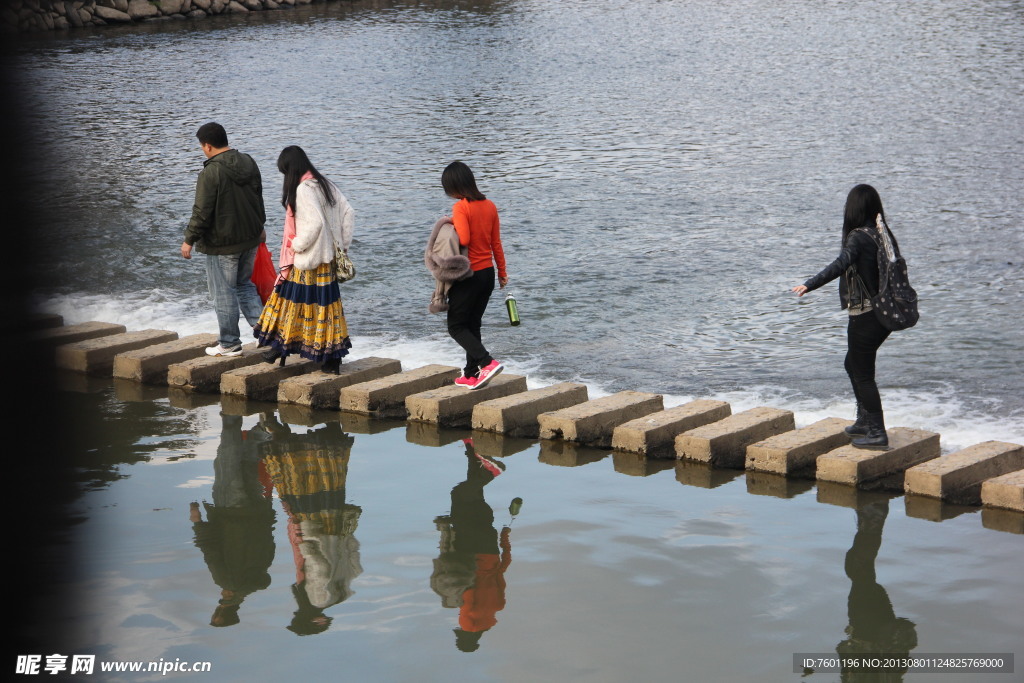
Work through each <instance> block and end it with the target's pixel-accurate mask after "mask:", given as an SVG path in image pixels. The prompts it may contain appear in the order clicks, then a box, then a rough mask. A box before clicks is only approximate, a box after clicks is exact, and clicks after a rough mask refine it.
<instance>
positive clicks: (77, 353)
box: [54, 330, 178, 376]
mask: <svg viewBox="0 0 1024 683" xmlns="http://www.w3.org/2000/svg"><path fill="white" fill-rule="evenodd" d="M177 338H178V333H177V332H171V331H170V330H139V331H138V332H123V333H121V334H112V335H108V336H105V337H98V338H96V339H86V340H84V341H79V342H72V343H70V344H63V345H61V346H58V347H57V351H56V353H55V354H54V362H55V363H56V365H57V367H58V368H63V369H65V370H74V371H75V372H84V373H86V374H89V375H108V376H109V375H112V374H113V372H114V358H115V357H116V356H117V354H119V353H124V352H125V351H134V350H135V349H144V348H146V347H147V346H154V345H156V344H163V343H164V342H169V341H174V340H175V339H177Z"/></svg>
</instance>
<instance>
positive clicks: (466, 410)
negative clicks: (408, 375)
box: [405, 373, 526, 427]
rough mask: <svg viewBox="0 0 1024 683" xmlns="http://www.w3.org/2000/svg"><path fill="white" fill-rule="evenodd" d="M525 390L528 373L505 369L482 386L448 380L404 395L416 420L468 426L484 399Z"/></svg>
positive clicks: (406, 403) (449, 425) (412, 416)
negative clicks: (436, 386) (465, 385)
mask: <svg viewBox="0 0 1024 683" xmlns="http://www.w3.org/2000/svg"><path fill="white" fill-rule="evenodd" d="M524 391H526V377H524V376H523V375H510V374H508V373H503V374H500V375H498V376H497V377H495V378H494V379H492V380H491V381H490V382H488V383H487V385H486V386H484V387H482V388H480V389H467V388H465V387H460V386H458V385H457V384H448V385H446V386H443V387H441V388H439V389H431V390H429V391H422V392H420V393H418V394H413V395H411V396H409V397H407V398H406V399H405V409H406V412H408V413H409V419H410V420H412V421H414V422H432V423H434V424H439V425H442V426H444V427H469V425H470V423H471V422H472V416H473V409H474V407H476V406H477V405H478V404H480V403H483V402H484V401H488V400H493V399H497V398H503V397H505V396H509V395H511V394H521V393H522V392H524Z"/></svg>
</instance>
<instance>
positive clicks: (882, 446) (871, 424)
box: [851, 413, 889, 451]
mask: <svg viewBox="0 0 1024 683" xmlns="http://www.w3.org/2000/svg"><path fill="white" fill-rule="evenodd" d="M864 422H865V423H866V426H867V434H865V435H864V436H862V437H860V438H857V439H854V440H853V441H851V443H852V444H853V445H854V446H856V447H857V448H867V449H870V450H876V451H887V450H889V435H888V434H886V433H885V418H884V417H883V415H882V413H867V414H866V415H865V416H864Z"/></svg>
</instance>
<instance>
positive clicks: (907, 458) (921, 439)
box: [817, 427, 939, 490]
mask: <svg viewBox="0 0 1024 683" xmlns="http://www.w3.org/2000/svg"><path fill="white" fill-rule="evenodd" d="M888 434H889V450H887V451H872V450H868V449H864V448H856V447H855V446H853V445H852V444H848V445H846V446H842V447H840V448H837V449H835V450H834V451H830V452H828V453H825V454H824V455H819V456H818V473H817V478H818V481H833V482H836V483H839V484H848V485H853V486H860V485H862V484H865V483H867V482H872V481H875V482H876V483H877V484H878V485H880V486H882V487H883V488H889V487H891V486H897V483H898V489H900V490H902V488H903V473H904V472H906V470H908V469H909V468H911V467H913V466H914V465H917V464H920V463H922V462H926V461H928V460H932V459H934V458H937V457H939V435H938V434H936V433H934V432H926V431H924V430H921V429H910V428H907V427H894V428H893V429H890V430H888ZM883 479H889V480H891V482H892V483H889V482H883V481H881V480H883Z"/></svg>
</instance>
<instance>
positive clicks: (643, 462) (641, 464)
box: [612, 451, 676, 477]
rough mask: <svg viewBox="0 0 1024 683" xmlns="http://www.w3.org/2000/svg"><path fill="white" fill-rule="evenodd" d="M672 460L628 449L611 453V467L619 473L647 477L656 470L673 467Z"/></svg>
mask: <svg viewBox="0 0 1024 683" xmlns="http://www.w3.org/2000/svg"><path fill="white" fill-rule="evenodd" d="M675 466H676V463H675V461H674V460H665V459H657V458H649V457H647V456H646V455H640V454H639V453H631V452H630V451H615V452H614V453H612V467H614V468H615V471H616V472H618V473H619V474H626V475H629V476H631V477H649V476H651V475H652V474H657V473H658V472H664V471H665V470H671V469H675Z"/></svg>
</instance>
